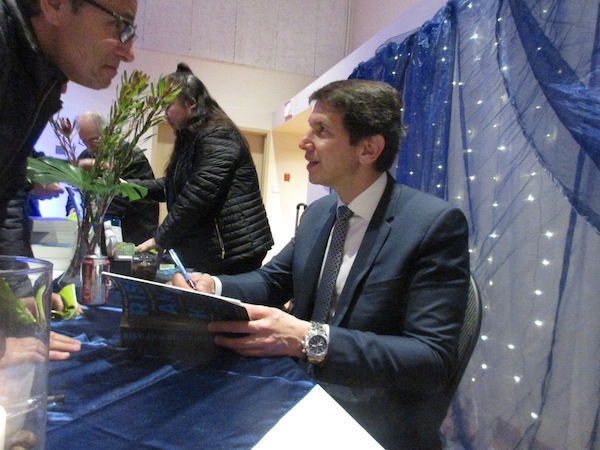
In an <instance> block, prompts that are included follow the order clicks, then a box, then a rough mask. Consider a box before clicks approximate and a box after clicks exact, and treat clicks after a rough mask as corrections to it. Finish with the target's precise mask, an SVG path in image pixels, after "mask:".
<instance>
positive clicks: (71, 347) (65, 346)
mask: <svg viewBox="0 0 600 450" xmlns="http://www.w3.org/2000/svg"><path fill="white" fill-rule="evenodd" d="M79 350H81V342H79V341H78V340H77V339H73V338H71V337H69V336H65V335H64V334H59V333H56V332H54V331H51V332H50V351H49V357H50V360H52V361H62V360H65V359H68V358H69V357H70V356H71V353H73V352H78V351H79Z"/></svg>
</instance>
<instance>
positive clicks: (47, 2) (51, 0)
mask: <svg viewBox="0 0 600 450" xmlns="http://www.w3.org/2000/svg"><path fill="white" fill-rule="evenodd" d="M65 8H68V11H69V12H70V11H71V2H70V0H40V11H41V13H42V16H43V17H44V18H45V19H46V20H47V21H48V22H49V23H51V24H52V25H58V24H59V23H60V15H61V14H64V12H65V11H67V10H66V9H65Z"/></svg>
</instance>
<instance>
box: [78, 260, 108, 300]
mask: <svg viewBox="0 0 600 450" xmlns="http://www.w3.org/2000/svg"><path fill="white" fill-rule="evenodd" d="M109 268H110V261H109V259H108V258H107V257H106V256H98V255H87V256H86V257H85V258H84V259H83V265H82V266H81V278H82V284H83V285H82V287H81V303H83V304H84V305H106V303H108V287H109V284H108V280H104V279H103V278H102V272H104V271H106V272H108V270H109Z"/></svg>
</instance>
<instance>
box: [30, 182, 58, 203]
mask: <svg viewBox="0 0 600 450" xmlns="http://www.w3.org/2000/svg"><path fill="white" fill-rule="evenodd" d="M63 192H65V190H64V189H63V187H62V186H61V185H60V184H58V183H56V182H55V183H50V184H48V185H47V186H44V185H43V184H40V183H35V184H34V186H33V189H32V190H31V192H30V194H31V195H32V196H33V197H35V198H37V199H38V200H48V199H51V198H56V197H58V196H59V195H60V194H62V193H63Z"/></svg>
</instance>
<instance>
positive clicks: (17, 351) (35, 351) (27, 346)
mask: <svg viewBox="0 0 600 450" xmlns="http://www.w3.org/2000/svg"><path fill="white" fill-rule="evenodd" d="M45 359H46V346H45V345H44V344H43V342H42V341H40V340H39V339H37V338H34V337H23V338H16V337H7V338H6V341H5V349H4V354H1V355H0V369H4V368H6V367H11V366H17V365H19V364H23V363H41V362H44V360H45Z"/></svg>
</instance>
